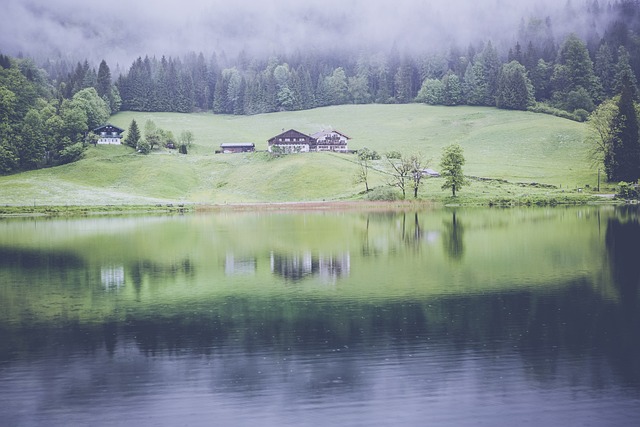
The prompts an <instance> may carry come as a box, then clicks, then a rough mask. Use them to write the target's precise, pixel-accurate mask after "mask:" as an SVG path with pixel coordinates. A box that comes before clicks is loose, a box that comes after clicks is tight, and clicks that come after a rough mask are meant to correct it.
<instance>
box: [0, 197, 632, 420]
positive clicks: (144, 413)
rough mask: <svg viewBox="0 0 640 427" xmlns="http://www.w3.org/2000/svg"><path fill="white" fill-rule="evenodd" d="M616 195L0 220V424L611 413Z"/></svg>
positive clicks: (620, 406)
mask: <svg viewBox="0 0 640 427" xmlns="http://www.w3.org/2000/svg"><path fill="white" fill-rule="evenodd" d="M639 285H640V219H639V211H638V209H635V208H614V207H572V208H548V209H546V208H545V209H543V208H535V209H533V208H531V209H509V210H498V209H458V210H447V209H443V210H434V211H419V212H389V213H385V212H297V213H236V212H224V213H215V214H193V215H185V216H169V217H157V216H155V217H142V216H135V217H97V218H78V219H2V220H0V425H3V426H41V425H46V426H87V425H91V426H122V425H134V426H147V425H153V426H213V425H216V426H258V425H259V426H316V425H321V426H324V425H340V426H360V425H362V426H377V425H381V426H388V425H410V426H414V425H418V426H424V425H434V426H465V425H486V426H514V425H532V426H556V425H563V426H569V425H572V426H573V425H585V426H629V425H637V423H638V420H639V419H640V310H639V308H640V305H639V302H640V296H639V292H638V287H639Z"/></svg>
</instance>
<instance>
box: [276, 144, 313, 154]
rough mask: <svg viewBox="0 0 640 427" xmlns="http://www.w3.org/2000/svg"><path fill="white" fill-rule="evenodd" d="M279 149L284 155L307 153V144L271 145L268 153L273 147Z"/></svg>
mask: <svg viewBox="0 0 640 427" xmlns="http://www.w3.org/2000/svg"><path fill="white" fill-rule="evenodd" d="M274 146H275V147H280V148H281V149H282V150H283V151H284V152H285V153H287V154H290V153H308V152H309V144H293V143H292V144H283V143H278V144H273V145H270V146H269V152H272V151H273V147H274Z"/></svg>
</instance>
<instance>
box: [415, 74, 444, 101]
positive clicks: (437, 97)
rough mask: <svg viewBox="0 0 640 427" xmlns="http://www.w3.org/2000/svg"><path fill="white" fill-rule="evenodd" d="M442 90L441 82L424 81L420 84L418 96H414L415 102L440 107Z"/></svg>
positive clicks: (434, 80) (433, 80)
mask: <svg viewBox="0 0 640 427" xmlns="http://www.w3.org/2000/svg"><path fill="white" fill-rule="evenodd" d="M443 90H444V86H443V84H442V81H441V80H437V79H426V80H425V81H424V82H423V83H422V87H421V88H420V91H419V92H418V96H416V101H417V102H424V103H425V104H429V105H442V104H444V99H443Z"/></svg>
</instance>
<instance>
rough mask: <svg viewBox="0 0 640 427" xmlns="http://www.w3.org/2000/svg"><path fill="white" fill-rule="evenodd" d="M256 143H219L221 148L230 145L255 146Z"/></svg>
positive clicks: (229, 146)
mask: <svg viewBox="0 0 640 427" xmlns="http://www.w3.org/2000/svg"><path fill="white" fill-rule="evenodd" d="M255 146H256V144H254V143H253V142H223V143H222V144H220V147H222V148H225V147H227V148H231V147H255Z"/></svg>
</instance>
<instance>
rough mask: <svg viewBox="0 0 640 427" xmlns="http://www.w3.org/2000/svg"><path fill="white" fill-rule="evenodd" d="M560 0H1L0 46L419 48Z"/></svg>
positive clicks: (538, 12)
mask: <svg viewBox="0 0 640 427" xmlns="http://www.w3.org/2000/svg"><path fill="white" fill-rule="evenodd" d="M591 1H592V0H591ZM591 1H590V2H591ZM583 3H584V2H583V1H582V0H569V4H570V5H571V6H572V7H574V8H581V7H582V4H583ZM602 3H604V2H602ZM566 8H567V4H566V3H565V1H563V0H561V1H559V2H558V1H552V0H525V1H520V0H518V1H510V0H431V1H429V0H304V1H302V0H231V1H230V0H209V1H206V0H181V1H167V0H110V1H107V2H93V1H92V2H87V1H86V0H56V1H50V0H3V1H2V2H1V3H0V16H1V17H2V25H1V26H0V51H2V52H3V53H6V54H10V55H18V54H20V53H22V54H24V55H27V56H35V57H58V56H62V57H70V58H73V59H77V58H89V59H90V60H92V61H96V60H100V59H102V58H105V59H107V62H109V63H116V62H118V63H120V64H122V65H125V66H128V64H129V63H130V62H131V61H132V60H133V59H135V58H136V57H138V56H144V55H147V54H148V55H162V54H166V55H181V54H184V53H186V52H189V51H195V52H203V53H205V54H210V53H212V52H214V51H215V52H225V53H226V54H227V55H230V56H231V55H235V54H237V53H238V52H239V51H241V50H244V51H246V52H247V53H248V54H250V55H256V54H260V55H270V54H273V53H287V52H292V51H297V50H300V51H307V50H335V49H348V50H362V49H366V50H369V51H385V50H388V49H390V48H391V47H395V48H397V49H399V50H401V51H405V50H406V51H410V52H426V51H433V50H445V49H447V48H448V47H449V46H451V45H452V44H454V45H456V46H460V47H462V48H465V47H466V46H467V45H468V44H469V43H471V42H477V41H479V40H492V41H493V42H494V43H495V44H497V45H500V44H501V43H502V44H505V45H507V44H511V43H513V42H515V37H516V34H517V30H518V27H519V25H520V23H521V20H522V18H523V17H531V16H536V17H542V18H544V17H546V16H548V15H554V14H556V13H562V12H563V11H564V13H565V14H566Z"/></svg>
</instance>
